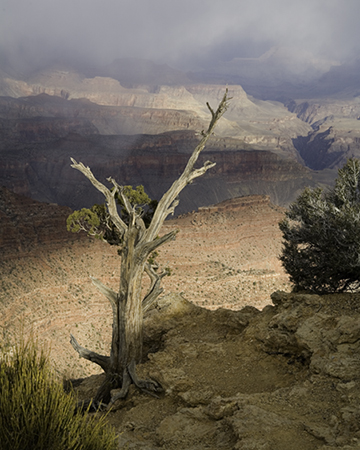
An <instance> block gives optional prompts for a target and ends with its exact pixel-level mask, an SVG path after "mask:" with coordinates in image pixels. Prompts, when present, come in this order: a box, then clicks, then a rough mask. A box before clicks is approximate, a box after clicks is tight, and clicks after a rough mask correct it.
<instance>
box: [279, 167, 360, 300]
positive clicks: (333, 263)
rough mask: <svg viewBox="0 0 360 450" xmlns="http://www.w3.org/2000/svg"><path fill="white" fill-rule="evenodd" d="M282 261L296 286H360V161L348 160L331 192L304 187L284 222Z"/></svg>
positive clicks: (318, 288)
mask: <svg viewBox="0 0 360 450" xmlns="http://www.w3.org/2000/svg"><path fill="white" fill-rule="evenodd" d="M279 226H280V229H281V231H282V233H283V238H284V246H283V250H282V254H281V256H280V260H281V261H282V264H283V266H284V268H285V270H286V271H287V272H288V274H289V275H290V279H291V281H292V282H293V284H294V288H295V290H309V291H313V292H317V293H331V292H343V291H346V290H357V289H359V287H360V162H359V161H358V160H357V159H349V160H348V162H347V164H346V165H345V166H344V167H343V168H342V169H340V170H339V172H338V178H337V180H336V182H335V186H334V187H333V188H332V189H331V190H329V191H328V192H324V191H323V190H322V189H309V188H307V189H305V191H304V192H303V193H302V194H301V195H300V196H299V197H298V199H297V200H296V201H295V202H294V203H293V204H292V205H290V208H289V211H288V212H287V213H286V218H285V219H284V220H283V221H282V222H280V224H279Z"/></svg>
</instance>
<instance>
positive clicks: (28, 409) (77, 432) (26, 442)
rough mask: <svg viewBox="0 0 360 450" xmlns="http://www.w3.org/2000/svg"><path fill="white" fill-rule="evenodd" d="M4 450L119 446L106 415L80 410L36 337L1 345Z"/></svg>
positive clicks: (0, 438) (0, 444) (0, 436)
mask: <svg viewBox="0 0 360 450" xmlns="http://www.w3.org/2000/svg"><path fill="white" fill-rule="evenodd" d="M0 355H1V356H0V450H8V449H11V450H24V449H26V450H115V449H117V448H118V446H117V438H116V435H115V433H114V432H113V431H112V430H110V429H109V428H108V427H107V426H106V424H105V416H102V417H100V416H99V415H98V414H96V415H90V414H89V413H88V412H85V413H81V412H76V403H77V402H76V398H75V397H74V395H72V394H71V393H70V394H67V393H65V392H64V389H63V387H62V385H61V383H60V382H58V381H57V380H56V379H55V375H54V373H53V371H52V368H51V366H50V362H49V358H48V355H47V353H46V352H44V351H43V350H39V349H38V348H37V345H36V343H35V342H34V341H33V340H32V339H30V340H29V341H27V342H24V340H21V341H20V343H19V344H18V345H17V346H16V347H15V348H13V349H12V351H11V352H9V349H7V348H4V347H2V348H0Z"/></svg>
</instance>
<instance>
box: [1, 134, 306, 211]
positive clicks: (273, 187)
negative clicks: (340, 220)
mask: <svg viewBox="0 0 360 450" xmlns="http://www.w3.org/2000/svg"><path fill="white" fill-rule="evenodd" d="M197 142H198V138H197V137H196V136H195V134H194V133H193V132H176V133H166V134H161V135H158V136H143V135H142V136H107V137H106V136H100V135H91V136H80V135H78V134H73V135H68V136H67V137H64V138H61V139H60V138H59V139H53V140H45V141H44V142H38V141H35V142H27V143H26V144H23V143H22V142H15V143H14V141H12V143H11V145H10V144H9V142H6V143H3V144H2V145H3V149H2V150H1V153H0V179H1V180H2V182H3V184H4V185H6V186H7V187H8V188H10V189H12V190H14V191H15V192H17V193H19V194H23V195H27V196H31V197H32V198H34V199H37V200H40V201H47V202H55V203H58V204H62V205H68V206H70V207H71V208H74V209H79V208H81V207H84V206H90V205H92V204H93V203H95V202H103V198H101V196H100V195H99V194H98V193H97V191H96V190H95V189H94V188H92V187H91V185H89V182H88V180H87V179H86V178H85V177H83V176H81V174H78V173H77V172H76V171H74V170H73V169H71V168H70V156H71V157H73V158H75V159H76V160H80V161H82V162H84V164H86V165H88V166H90V167H91V168H92V170H93V171H94V173H95V174H96V175H97V176H98V177H99V178H100V179H101V180H105V179H106V178H107V177H109V176H113V177H114V178H115V179H117V180H118V182H119V183H124V184H131V185H138V184H143V185H144V187H145V189H146V191H147V192H148V194H149V195H150V196H151V197H153V198H157V199H160V197H161V196H162V194H163V193H164V192H165V190H166V189H167V188H168V187H169V186H170V185H171V184H172V182H173V181H174V180H175V179H176V178H177V177H178V176H179V174H180V171H181V170H183V168H184V167H185V165H186V163H187V160H188V158H189V152H191V151H192V150H193V149H194V147H195V146H196V144H197ZM0 145H1V144H0ZM245 147H246V146H245ZM208 159H209V160H211V161H214V162H216V166H215V167H214V168H213V169H212V170H211V171H209V172H208V173H207V174H206V175H205V176H204V177H201V178H200V179H198V180H197V181H196V183H195V184H192V185H189V186H188V187H187V188H186V189H185V190H184V191H183V193H182V195H181V197H180V199H181V201H180V205H179V207H178V209H177V213H183V212H186V211H190V210H193V209H196V208H197V207H199V206H204V205H208V204H214V203H217V202H219V201H222V200H225V199H227V198H232V197H236V196H239V195H249V194H252V193H257V194H268V195H270V196H271V198H272V200H273V201H275V202H276V203H280V204H286V203H288V202H289V201H291V200H292V199H293V198H294V196H295V195H297V192H298V191H299V189H301V188H302V187H304V186H305V185H306V184H309V183H310V184H311V183H312V180H311V173H310V172H309V171H308V170H307V169H306V168H304V167H303V166H302V165H300V164H299V163H297V162H296V161H293V160H290V159H283V158H281V157H279V156H278V155H276V154H274V153H271V152H267V151H251V150H244V149H243V148H242V146H241V142H240V143H239V142H238V141H236V140H233V139H226V138H222V139H220V138H217V139H214V141H211V142H210V143H209V145H208V147H207V151H204V152H203V153H202V154H201V156H200V159H199V164H200V163H203V162H205V161H206V160H208Z"/></svg>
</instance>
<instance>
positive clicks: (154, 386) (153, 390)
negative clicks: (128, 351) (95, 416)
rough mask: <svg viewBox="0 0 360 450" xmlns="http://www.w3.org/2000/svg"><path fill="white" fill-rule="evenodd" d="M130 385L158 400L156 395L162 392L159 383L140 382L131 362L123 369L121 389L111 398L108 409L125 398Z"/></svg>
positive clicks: (150, 381) (152, 381)
mask: <svg viewBox="0 0 360 450" xmlns="http://www.w3.org/2000/svg"><path fill="white" fill-rule="evenodd" d="M131 384H134V385H135V386H136V387H137V388H138V389H140V390H141V391H142V392H144V393H145V394H148V395H151V396H152V397H155V398H160V397H159V395H158V394H161V393H162V392H163V391H164V390H163V388H162V386H161V385H160V383H158V382H157V381H155V380H149V379H147V380H141V379H140V378H139V377H138V376H137V373H136V364H135V362H134V361H132V362H131V363H130V364H129V365H128V366H127V367H126V368H125V369H124V372H123V380H122V386H121V389H120V391H119V392H117V393H116V394H115V395H112V396H111V400H110V402H109V404H108V408H111V407H112V405H113V404H114V403H115V402H116V401H117V400H120V399H124V398H126V396H127V394H128V392H129V388H130V386H131Z"/></svg>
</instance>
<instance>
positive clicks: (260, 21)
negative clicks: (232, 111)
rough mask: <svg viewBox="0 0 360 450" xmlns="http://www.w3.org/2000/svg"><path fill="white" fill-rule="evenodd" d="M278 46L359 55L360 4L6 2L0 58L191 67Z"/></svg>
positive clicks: (340, 56) (0, 8) (358, 0)
mask: <svg viewBox="0 0 360 450" xmlns="http://www.w3.org/2000/svg"><path fill="white" fill-rule="evenodd" d="M279 45H280V46H282V45H286V46H291V47H294V48H297V49H299V50H307V51H310V52H312V53H313V54H314V55H315V56H319V57H323V58H330V59H333V60H344V59H347V58H354V57H357V56H359V52H360V0H0V56H1V55H4V54H7V55H9V54H11V55H16V56H17V57H20V58H23V59H31V60H33V61H40V60H41V59H42V58H43V57H44V56H47V55H48V54H52V55H54V56H55V57H59V58H60V57H62V56H73V57H74V56H75V57H76V58H80V59H84V60H88V61H94V62H96V63H101V64H107V63H110V62H111V61H112V60H113V59H115V58H119V57H128V56H130V57H139V58H146V59H153V60H155V61H159V62H168V63H169V64H170V65H173V66H178V67H182V68H192V67H194V65H195V63H197V64H202V65H207V64H210V63H212V62H213V61H214V62H216V61H219V60H231V59H232V58H234V57H251V56H254V57H256V56H259V55H260V54H262V53H264V52H265V51H266V50H268V49H269V48H271V47H272V46H279ZM0 61H1V60H0Z"/></svg>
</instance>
